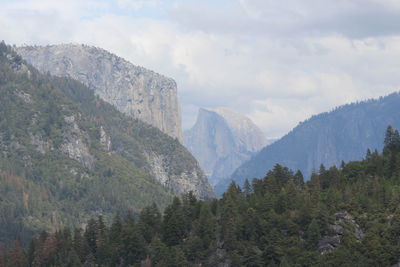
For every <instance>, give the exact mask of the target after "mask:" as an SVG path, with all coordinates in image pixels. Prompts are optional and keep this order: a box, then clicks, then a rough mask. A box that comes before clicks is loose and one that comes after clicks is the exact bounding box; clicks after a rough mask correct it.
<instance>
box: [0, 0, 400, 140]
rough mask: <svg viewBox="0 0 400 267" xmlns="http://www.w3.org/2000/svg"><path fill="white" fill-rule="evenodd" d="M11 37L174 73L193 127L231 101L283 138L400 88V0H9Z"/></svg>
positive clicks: (0, 25)
mask: <svg viewBox="0 0 400 267" xmlns="http://www.w3.org/2000/svg"><path fill="white" fill-rule="evenodd" d="M0 4H1V9H0V40H4V41H5V42H6V43H8V44H16V45H23V44H28V45H33V44H36V45H46V44H59V43H84V44H89V45H95V46H98V47H101V48H104V49H106V50H109V51H111V52H113V53H115V54H117V55H118V56H121V57H123V58H125V59H127V60H129V61H130V62H132V63H133V64H135V65H140V66H143V67H146V68H148V69H151V70H154V71H156V72H159V73H161V74H164V75H167V76H169V77H172V78H174V79H175V80H176V81H177V84H178V94H179V100H180V103H181V108H182V119H183V127H184V129H187V128H190V127H191V126H192V125H193V124H194V122H195V120H196V116H197V111H198V108H199V107H206V108H216V107H228V108H231V109H234V110H236V111H238V112H241V113H243V114H245V115H247V116H248V117H250V118H251V119H252V120H253V121H254V122H255V123H256V124H257V125H258V126H259V127H260V128H261V129H262V130H263V131H264V132H265V134H266V135H267V137H268V138H277V137H280V136H282V135H284V134H285V133H287V132H288V131H290V130H291V129H292V128H293V127H295V126H296V125H297V124H298V123H299V122H301V121H304V120H305V119H307V118H309V117H310V116H311V115H314V114H317V113H320V112H325V111H329V110H332V109H333V108H334V107H336V106H339V105H342V104H346V103H350V102H355V101H360V100H365V99H369V98H375V97H378V96H383V95H387V94H389V93H391V92H394V91H399V88H400V75H399V74H400V60H399V59H400V1H399V0H302V1H298V0H196V1H195V0H115V1H111V0H96V1H95V0H85V1H83V0H68V1H54V0H0Z"/></svg>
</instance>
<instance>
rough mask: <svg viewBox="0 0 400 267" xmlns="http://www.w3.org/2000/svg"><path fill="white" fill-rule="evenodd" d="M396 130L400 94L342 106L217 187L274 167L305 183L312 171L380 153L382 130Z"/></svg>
mask: <svg viewBox="0 0 400 267" xmlns="http://www.w3.org/2000/svg"><path fill="white" fill-rule="evenodd" d="M389 124H391V125H393V126H394V127H400V94H399V93H393V94H391V95H388V96H386V97H381V98H379V99H376V100H368V101H365V102H360V103H354V104H349V105H344V106H341V107H338V108H336V109H335V110H333V111H331V112H326V113H322V114H319V115H316V116H313V117H311V118H310V119H308V120H307V121H304V122H302V123H300V124H299V125H298V126H297V127H295V128H294V129H293V130H292V131H291V132H289V133H288V134H287V135H285V136H284V137H283V138H281V139H280V140H278V141H276V142H274V143H273V144H271V145H269V146H267V147H265V148H264V149H262V150H261V151H260V152H259V153H258V154H256V155H254V156H253V157H252V158H251V159H250V160H249V161H247V162H245V163H244V164H243V165H241V166H240V167H239V168H238V169H237V170H236V171H235V172H234V173H233V174H232V176H231V177H230V178H229V179H227V180H225V181H222V182H221V183H220V184H219V185H217V187H216V190H217V191H218V192H219V193H221V192H223V191H224V190H225V189H226V187H227V185H229V183H230V181H231V180H233V181H235V182H237V183H239V184H242V183H243V182H244V180H245V179H246V178H248V179H251V178H254V177H257V178H261V177H263V176H265V174H266V173H267V171H268V170H270V169H272V168H273V166H274V165H275V164H276V163H279V164H282V165H285V166H287V167H289V168H291V169H293V170H297V169H299V170H301V171H302V172H303V174H304V176H305V179H309V176H310V174H311V172H312V171H313V170H317V171H318V170H319V167H320V165H321V164H324V165H325V166H327V167H328V166H332V165H339V164H340V163H341V161H342V160H343V161H350V160H359V159H362V158H363V156H365V153H366V151H367V149H371V150H375V149H378V150H381V149H382V147H383V143H382V140H383V137H384V134H385V129H386V127H387V126H388V125H389Z"/></svg>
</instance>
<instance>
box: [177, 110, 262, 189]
mask: <svg viewBox="0 0 400 267" xmlns="http://www.w3.org/2000/svg"><path fill="white" fill-rule="evenodd" d="M184 137H185V145H186V147H187V148H188V149H189V151H190V152H192V154H193V155H194V156H195V157H196V158H197V160H198V161H199V164H200V166H201V167H202V169H203V170H204V171H205V172H206V174H207V175H208V177H209V180H210V183H211V184H215V183H217V182H218V181H219V180H220V179H222V178H224V177H228V176H229V175H231V174H232V172H233V171H234V170H235V169H236V168H237V167H238V166H239V165H240V164H241V163H243V162H244V161H246V160H248V159H249V158H250V156H251V155H252V154H253V153H255V152H257V151H258V150H259V149H261V148H262V147H264V146H265V144H266V139H265V137H264V135H263V133H262V132H261V130H260V129H259V128H258V127H257V126H256V125H254V123H253V122H252V121H251V120H250V119H248V118H247V117H245V116H243V115H241V114H239V113H237V112H234V111H232V110H229V109H226V108H218V109H203V108H202V109H200V110H199V115H198V117H197V121H196V124H195V125H194V126H193V128H192V129H190V130H188V131H186V132H185V133H184Z"/></svg>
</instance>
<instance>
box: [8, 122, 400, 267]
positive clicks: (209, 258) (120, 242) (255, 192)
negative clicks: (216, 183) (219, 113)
mask: <svg viewBox="0 0 400 267" xmlns="http://www.w3.org/2000/svg"><path fill="white" fill-rule="evenodd" d="M384 144H385V146H384V149H383V151H382V152H381V153H378V152H377V151H373V152H372V151H369V150H368V151H367V153H366V156H365V158H364V159H363V160H361V161H353V162H349V163H344V162H343V163H342V164H341V166H338V167H336V166H333V167H331V168H329V169H327V168H325V166H323V165H321V167H320V169H319V171H318V172H315V173H313V174H312V175H311V177H310V179H309V180H308V181H304V178H303V175H302V174H301V172H299V171H297V172H293V171H291V170H289V169H288V168H286V167H283V166H281V165H278V164H277V165H276V166H275V167H274V168H273V169H272V170H271V171H269V172H268V173H267V175H266V176H265V177H264V178H263V179H253V180H252V181H251V182H250V181H248V180H247V181H246V182H245V184H244V185H243V187H242V188H241V187H239V186H238V185H236V184H234V183H232V184H231V185H230V187H229V189H228V190H227V191H226V192H225V193H224V195H223V197H222V198H221V199H218V200H217V199H214V200H211V201H199V200H197V199H196V198H195V196H194V195H193V194H192V193H188V194H186V195H183V196H181V197H175V198H174V199H173V201H172V203H171V204H170V205H169V206H167V207H166V208H165V210H164V211H163V212H161V211H160V210H159V208H158V207H157V206H156V205H155V204H153V205H151V206H149V207H146V208H144V209H143V210H142V211H141V213H140V214H139V215H137V216H136V215H133V214H131V215H129V214H128V215H126V216H116V217H115V218H114V220H113V221H112V222H111V223H106V222H105V221H104V219H103V217H102V216H99V217H98V218H93V219H91V220H89V221H88V222H87V225H86V226H85V227H83V228H77V229H69V228H65V229H62V230H59V231H57V232H55V233H46V232H43V233H41V234H39V235H37V236H35V237H34V238H33V239H32V240H31V241H30V244H29V245H28V246H27V247H26V248H24V247H23V246H22V245H21V242H19V241H18V240H16V241H14V243H13V244H12V245H10V246H9V247H6V246H4V245H3V246H2V248H1V249H0V266H218V264H225V265H224V266H391V265H393V264H396V263H398V262H399V260H400V246H399V245H400V213H399V204H400V135H399V132H398V131H397V130H394V129H393V127H391V126H389V127H388V128H387V131H386V136H385V140H384ZM338 213H340V214H345V215H343V216H344V217H345V218H347V219H339V220H338V219H337V218H335V216H334V214H338ZM358 228H359V230H357V229H358ZM339 230H340V231H339ZM357 231H358V232H362V234H360V233H359V234H357V233H358V232H357ZM338 232H340V233H339V234H338ZM332 236H333V237H334V238H338V240H339V241H338V244H339V245H338V246H336V247H332V248H331V249H330V250H329V251H322V250H321V244H322V243H321V242H322V240H324V239H325V240H327V238H328V239H329V237H332Z"/></svg>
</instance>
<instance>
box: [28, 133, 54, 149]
mask: <svg viewBox="0 0 400 267" xmlns="http://www.w3.org/2000/svg"><path fill="white" fill-rule="evenodd" d="M29 136H30V138H31V144H32V145H34V146H35V148H36V151H38V152H40V153H41V154H45V153H46V152H47V151H48V150H50V149H53V146H52V145H51V143H50V142H48V141H45V140H43V138H42V136H40V135H38V134H33V133H29Z"/></svg>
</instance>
